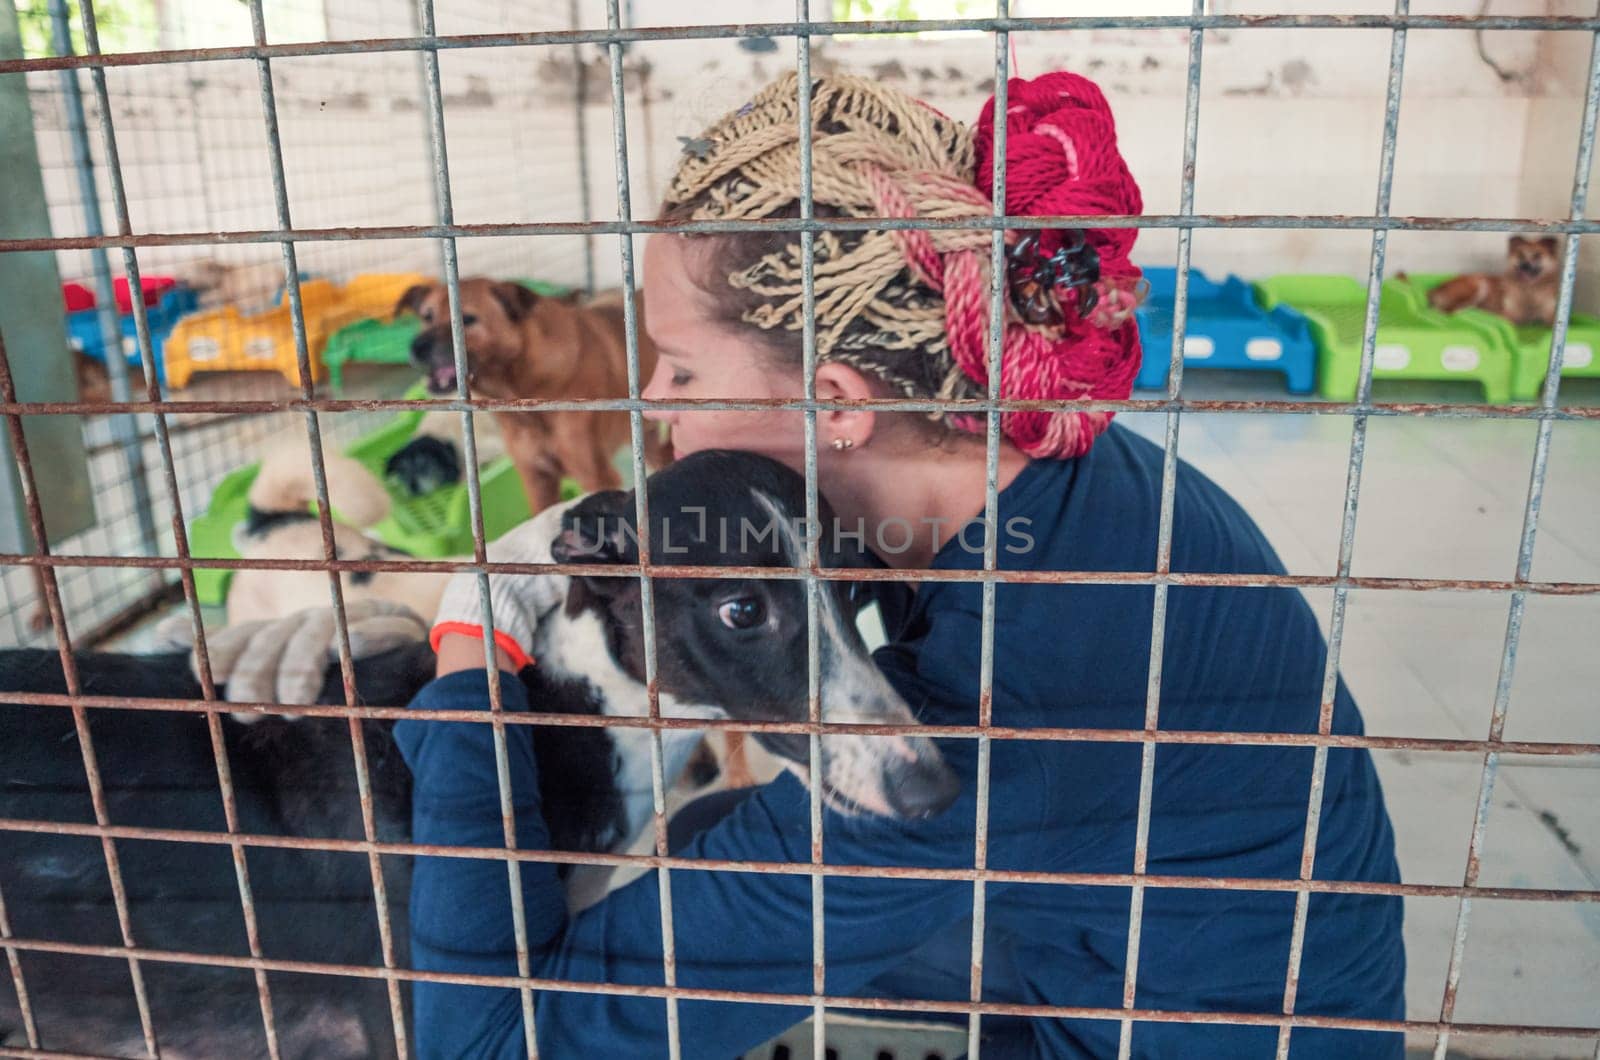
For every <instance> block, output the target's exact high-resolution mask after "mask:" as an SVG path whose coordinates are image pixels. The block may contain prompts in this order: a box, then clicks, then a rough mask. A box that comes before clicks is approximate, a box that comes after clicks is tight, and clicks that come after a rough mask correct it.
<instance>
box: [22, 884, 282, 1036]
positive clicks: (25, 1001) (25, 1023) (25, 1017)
mask: <svg viewBox="0 0 1600 1060" xmlns="http://www.w3.org/2000/svg"><path fill="white" fill-rule="evenodd" d="M11 938H12V935H11V921H10V920H9V919H8V918H7V917H6V899H5V895H4V894H0V945H4V948H5V951H6V964H8V965H10V967H11V989H12V990H14V991H15V992H16V995H17V1009H18V1011H19V1012H20V1013H21V1014H22V1031H23V1033H24V1034H25V1035H27V1038H28V1046H29V1048H32V1049H37V1048H39V1027H38V1024H36V1023H34V1020H33V1003H32V1002H31V1001H30V1000H29V998H28V981H27V979H26V977H24V976H23V974H22V959H21V958H20V957H19V956H18V955H17V951H16V950H15V949H13V948H12V947H11V946H9V945H5V944H6V943H9V942H10V941H11ZM251 956H256V955H255V954H251Z"/></svg>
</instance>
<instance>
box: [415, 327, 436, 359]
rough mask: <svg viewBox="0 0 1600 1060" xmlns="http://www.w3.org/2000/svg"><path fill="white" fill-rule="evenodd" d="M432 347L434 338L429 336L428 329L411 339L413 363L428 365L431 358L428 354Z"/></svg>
mask: <svg viewBox="0 0 1600 1060" xmlns="http://www.w3.org/2000/svg"><path fill="white" fill-rule="evenodd" d="M432 349H433V340H432V339H431V338H429V337H428V333H427V332H426V331H421V332H418V333H417V337H416V338H414V339H412V340H411V360H412V363H414V364H417V365H419V366H422V367H426V366H427V363H428V359H429V358H428V355H429V353H430V352H431V351H432Z"/></svg>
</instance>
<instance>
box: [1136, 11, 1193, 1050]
mask: <svg viewBox="0 0 1600 1060" xmlns="http://www.w3.org/2000/svg"><path fill="white" fill-rule="evenodd" d="M1204 10H1205V0H1194V6H1193V9H1192V13H1193V14H1194V15H1196V16H1198V15H1201V14H1203V13H1204ZM1204 43H1205V32H1204V31H1203V30H1200V29H1191V30H1190V31H1189V65H1188V74H1187V83H1186V86H1185V88H1184V114H1183V172H1182V176H1181V182H1180V185H1179V189H1178V212H1179V213H1180V214H1182V213H1192V212H1193V211H1194V175H1195V157H1196V145H1197V143H1198V138H1199V131H1200V56H1201V48H1202V46H1203V45H1204ZM1193 241H1194V230H1193V229H1190V228H1180V229H1178V274H1177V278H1176V284H1175V286H1174V291H1173V301H1172V349H1171V351H1170V352H1169V353H1168V364H1167V397H1168V399H1169V400H1171V401H1173V402H1174V403H1176V402H1177V400H1178V395H1179V393H1180V392H1181V391H1182V389H1183V345H1184V338H1185V332H1186V329H1187V327H1188V318H1189V260H1190V247H1191V244H1192V243H1193ZM1181 414H1182V410H1181V408H1179V407H1174V408H1172V409H1170V410H1169V411H1168V412H1167V425H1166V426H1167V431H1166V438H1165V440H1164V445H1163V450H1162V458H1161V512H1160V517H1159V523H1158V524H1157V530H1156V570H1155V572H1156V574H1157V575H1166V574H1170V573H1171V572H1172V520H1173V511H1174V508H1175V504H1176V498H1177V490H1178V426H1179V416H1180V415H1181ZM1167 593H1168V583H1167V582H1164V581H1163V582H1160V583H1158V584H1157V585H1156V586H1155V595H1154V599H1153V600H1152V601H1151V603H1152V608H1151V613H1150V664H1149V671H1148V673H1147V674H1146V677H1145V708H1144V727H1145V731H1146V732H1147V733H1151V734H1154V733H1155V731H1156V730H1157V729H1158V728H1160V723H1161V670H1162V658H1163V654H1164V651H1165V648H1166V638H1167ZM1155 775H1156V742H1155V741H1154V740H1153V739H1151V740H1145V741H1144V745H1143V747H1141V748H1140V753H1139V809H1138V818H1137V820H1136V822H1135V824H1134V843H1133V871H1134V875H1135V876H1143V875H1144V872H1145V869H1146V867H1147V865H1148V863H1149V855H1150V851H1149V848H1150V814H1151V809H1152V806H1153V805H1154V801H1155ZM1143 937H1144V886H1143V884H1140V883H1135V884H1134V885H1133V887H1132V888H1131V889H1130V890H1129V893H1128V949H1127V953H1126V955H1125V957H1124V958H1123V978H1122V1007H1123V1008H1125V1009H1129V1010H1131V1009H1132V1008H1133V1007H1134V999H1135V998H1136V997H1137V996H1138V990H1139V947H1140V943H1141V941H1142V939H1143ZM1132 1055H1133V1021H1132V1020H1130V1019H1125V1020H1123V1021H1122V1025H1121V1027H1120V1028H1119V1029H1118V1036H1117V1060H1129V1058H1130V1057H1131V1056H1132Z"/></svg>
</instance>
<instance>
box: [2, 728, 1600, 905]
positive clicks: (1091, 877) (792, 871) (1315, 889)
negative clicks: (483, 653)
mask: <svg viewBox="0 0 1600 1060" xmlns="http://www.w3.org/2000/svg"><path fill="white" fill-rule="evenodd" d="M480 713H481V712H480ZM0 831H8V832H24V833H28V832H32V833H52V834H60V835H80V836H93V837H99V838H105V837H110V838H114V839H139V840H155V841H160V842H175V843H197V844H203V845H213V846H215V845H225V844H227V843H228V842H229V837H228V836H226V835H224V834H223V833H221V832H206V831H188V830H184V829H174V828H150V827H142V826H136V825H105V826H100V825H93V824H80V823H74V822H69V823H62V822H60V821H35V820H18V819H13V818H0ZM239 839H240V841H241V842H243V843H244V845H245V846H247V847H260V848H264V849H277V850H315V851H326V852H332V853H349V854H371V853H374V852H376V853H378V854H382V855H384V856H404V857H411V856H420V857H451V858H467V859H471V860H478V861H505V860H512V861H517V862H523V863H534V864H548V865H600V866H609V867H615V868H645V869H649V868H656V867H661V866H664V867H667V868H672V869H682V870H687V871H691V872H742V873H747V874H749V875H755V876H808V875H811V874H813V873H814V872H817V871H819V870H818V868H817V867H816V866H813V865H811V864H809V863H808V862H782V861H737V860H734V861H729V860H719V859H708V858H684V857H675V856H670V855H659V854H611V853H579V852H576V851H562V850H507V849H506V848H504V847H460V846H438V845H433V844H426V843H409V842H395V841H389V842H386V841H381V840H377V841H371V842H368V841H364V840H359V839H331V838H316V837H307V836H286V835H275V834H260V835H254V834H249V833H244V834H241V835H240V836H239ZM820 871H821V873H822V874H823V875H824V876H833V877H839V878H856V879H860V878H866V879H906V880H933V881H945V882H964V883H970V882H972V880H974V879H975V878H977V877H978V876H979V875H980V870H977V869H940V868H931V867H920V866H913V865H894V866H882V865H853V864H832V865H825V866H823V867H822V868H821V870H820ZM981 875H982V877H983V878H984V879H987V880H989V881H991V882H995V883H1026V884H1053V885H1062V886H1072V887H1128V886H1131V885H1132V884H1134V883H1136V882H1140V881H1142V882H1143V883H1144V885H1145V886H1146V887H1157V888H1168V889H1172V890H1196V891H1230V890H1231V891H1250V892H1260V893H1270V894H1296V893H1299V892H1302V891H1309V892H1311V893H1313V894H1364V895H1396V896H1400V897H1405V898H1456V897H1461V896H1463V895H1467V896H1471V897H1475V898H1480V899H1485V900H1493V901H1521V902H1552V903H1556V904H1590V903H1600V890H1588V891H1573V890H1562V889H1552V888H1526V887H1480V886H1476V885H1474V886H1471V887H1468V886H1464V885H1460V884H1422V883H1369V882H1366V881H1361V880H1299V879H1278V878H1273V877H1259V876H1163V875H1141V874H1135V873H1131V872H1122V873H1110V872H1044V871H1032V870H1022V869H986V870H981Z"/></svg>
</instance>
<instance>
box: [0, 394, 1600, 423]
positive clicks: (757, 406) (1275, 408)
mask: <svg viewBox="0 0 1600 1060" xmlns="http://www.w3.org/2000/svg"><path fill="white" fill-rule="evenodd" d="M812 404H813V406H814V407H815V409H816V410H817V411H819V412H821V411H832V410H872V411H876V412H968V413H972V414H981V413H985V412H987V411H988V408H989V404H988V402H986V401H984V400H981V399H977V398H951V399H950V400H948V401H935V400H932V399H919V398H890V397H884V398H835V399H826V398H818V399H817V400H816V401H815V402H813V403H812ZM997 404H998V406H999V408H1000V410H1001V411H1002V412H1056V411H1059V410H1060V409H1061V408H1063V407H1064V406H1063V403H1062V402H1060V401H1045V400H1036V399H1022V398H1006V399H1003V400H1001V401H999V402H998V403H997ZM124 407H126V408H127V410H128V411H130V412H140V413H146V412H147V413H171V414H181V415H190V414H194V413H227V414H239V415H257V414H262V413H273V412H305V411H308V410H309V411H316V412H386V411H404V410H410V409H422V410H426V411H435V412H459V411H465V410H471V411H476V412H577V411H587V412H595V411H622V412H632V411H635V410H639V411H649V410H659V411H663V412H666V411H684V412H688V411H707V410H709V411H724V412H757V411H785V412H800V411H805V410H806V408H807V403H806V402H805V401H804V400H803V399H794V398H740V399H728V398H638V399H634V398H596V399H594V400H593V401H563V400H555V399H547V398H477V397H472V398H448V399H437V400H429V399H426V398H356V399H351V398H305V397H300V398H288V399H285V400H282V401H171V400H167V401H148V400H147V401H130V402H128V403H127V404H126V406H124ZM1071 407H1072V408H1073V409H1074V410H1076V411H1081V412H1171V411H1174V410H1179V411H1183V412H1206V413H1220V414H1248V415H1281V416H1349V415H1352V414H1354V413H1356V412H1362V413H1365V414H1367V415H1370V416H1389V417H1403V416H1416V417H1419V418H1439V419H1484V420H1532V421H1535V422H1542V421H1544V420H1559V421H1571V422H1577V421H1588V420H1600V408H1597V407H1592V406H1572V407H1567V408H1545V407H1544V406H1542V405H1529V406H1500V405H1449V404H1433V403H1427V402H1385V403H1373V404H1370V405H1366V406H1361V405H1357V404H1354V403H1347V402H1346V403H1341V402H1323V401H1261V400H1249V401H1241V400H1202V401H1197V400H1189V399H1179V400H1172V399H1167V398H1129V399H1127V400H1125V401H1109V400H1107V401H1090V400H1083V401H1073V402H1072V403H1071ZM106 408H107V406H106V405H104V404H102V403H99V402H90V401H9V402H0V416H82V415H95V414H97V413H103V412H104V411H105V410H106Z"/></svg>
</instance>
